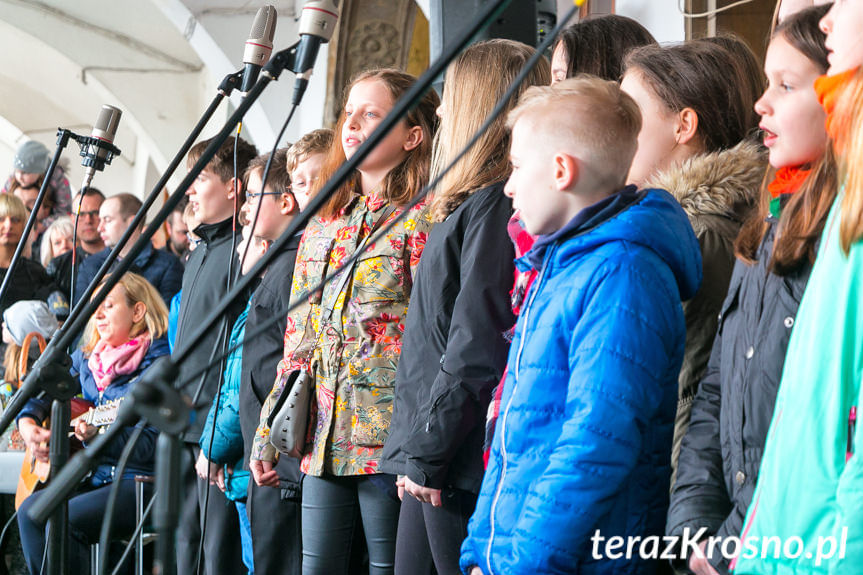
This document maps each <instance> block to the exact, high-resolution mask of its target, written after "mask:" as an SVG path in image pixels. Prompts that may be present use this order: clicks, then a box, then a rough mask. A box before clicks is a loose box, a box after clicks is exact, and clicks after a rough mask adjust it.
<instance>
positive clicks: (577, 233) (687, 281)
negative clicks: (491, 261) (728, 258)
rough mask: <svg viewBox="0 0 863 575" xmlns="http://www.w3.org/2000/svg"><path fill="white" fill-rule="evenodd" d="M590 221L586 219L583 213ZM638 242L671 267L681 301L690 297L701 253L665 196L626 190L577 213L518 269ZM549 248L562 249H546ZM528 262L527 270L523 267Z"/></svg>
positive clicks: (675, 206) (677, 210)
mask: <svg viewBox="0 0 863 575" xmlns="http://www.w3.org/2000/svg"><path fill="white" fill-rule="evenodd" d="M586 214H589V217H587V218H585V215H586ZM612 242H618V243H624V244H625V243H631V244H638V245H640V246H643V247H645V248H648V249H650V250H651V251H653V252H655V253H656V254H657V255H658V256H659V257H660V258H661V259H662V260H663V261H664V262H665V263H666V264H668V267H669V268H670V269H671V271H672V273H673V274H674V277H675V280H676V281H677V287H678V289H679V291H680V297H681V299H683V300H686V299H689V298H691V297H692V296H693V295H694V294H695V292H696V291H698V287H699V286H700V285H701V249H700V248H699V245H698V240H697V239H696V237H695V234H694V233H693V231H692V226H691V225H690V223H689V219H688V218H687V216H686V214H685V213H684V211H683V209H682V208H681V206H680V204H679V203H678V202H677V201H675V198H673V197H672V196H671V195H670V194H669V193H668V192H666V191H664V190H638V191H636V190H635V188H634V187H632V186H629V187H627V188H624V189H623V190H621V191H620V192H618V193H616V194H614V195H613V196H610V197H609V198H606V199H604V200H601V201H600V202H598V203H597V204H595V205H594V206H590V207H588V208H585V210H584V211H583V212H582V213H580V214H578V215H576V216H575V217H574V218H573V219H572V221H571V222H570V223H569V224H567V225H566V226H564V227H563V228H562V229H561V230H559V231H558V232H556V233H555V234H552V235H549V236H540V237H539V238H537V240H536V243H535V244H534V248H533V249H532V250H531V251H530V252H528V253H527V254H526V255H525V256H524V257H523V258H521V259H520V260H519V261H518V262H517V263H518V265H519V268H520V269H522V270H524V269H525V267H527V266H530V265H533V266H534V267H538V266H537V265H536V264H537V263H539V262H540V261H544V260H545V259H546V258H549V261H548V262H546V265H550V266H552V269H551V270H550V271H551V273H554V268H563V267H566V266H567V265H569V264H570V263H571V262H572V261H573V260H574V259H577V258H579V257H582V256H583V255H585V254H586V253H588V252H592V251H594V250H596V249H598V248H599V247H601V246H603V245H605V244H608V243H612ZM553 244H559V245H560V247H559V248H557V249H554V250H549V249H548V248H549V247H550V246H552V245H553ZM525 264H527V266H526V265H525Z"/></svg>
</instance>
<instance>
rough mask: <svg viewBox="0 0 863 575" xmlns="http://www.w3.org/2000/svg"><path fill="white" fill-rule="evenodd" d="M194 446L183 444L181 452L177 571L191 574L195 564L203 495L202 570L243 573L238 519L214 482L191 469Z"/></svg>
mask: <svg viewBox="0 0 863 575" xmlns="http://www.w3.org/2000/svg"><path fill="white" fill-rule="evenodd" d="M198 451H199V450H198V448H197V446H196V445H194V444H189V443H187V444H185V445H184V447H183V450H182V455H181V465H182V481H183V488H184V491H185V492H184V493H183V498H182V500H181V504H180V505H181V509H180V525H179V528H178V530H177V573H180V574H183V575H187V574H188V575H194V573H195V569H196V567H197V558H198V546H199V545H200V543H201V533H202V523H203V515H204V513H203V507H204V498H205V496H206V494H207V491H208V490H209V492H210V496H209V500H208V501H207V524H206V526H205V527H204V530H203V533H204V556H203V558H202V560H201V565H202V570H201V571H202V573H204V574H205V575H220V574H222V573H244V572H245V566H244V565H243V552H242V548H241V546H240V520H239V517H238V516H237V508H236V507H235V506H234V504H233V502H230V501H228V500H227V499H226V498H225V494H224V493H222V492H221V491H220V490H219V488H218V487H216V486H215V485H209V484H208V483H207V481H206V480H205V479H201V478H200V477H198V475H197V473H195V458H196V457H197V455H198Z"/></svg>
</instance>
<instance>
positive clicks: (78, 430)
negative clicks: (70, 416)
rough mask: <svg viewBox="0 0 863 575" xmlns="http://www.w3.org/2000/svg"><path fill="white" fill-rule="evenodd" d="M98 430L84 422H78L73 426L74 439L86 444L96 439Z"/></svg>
mask: <svg viewBox="0 0 863 575" xmlns="http://www.w3.org/2000/svg"><path fill="white" fill-rule="evenodd" d="M98 432H99V428H98V427H96V426H95V425H89V424H88V423H87V422H86V421H79V422H78V423H77V424H76V425H75V437H77V438H78V441H81V442H87V441H90V440H91V439H93V438H94V437H96V434H97V433H98Z"/></svg>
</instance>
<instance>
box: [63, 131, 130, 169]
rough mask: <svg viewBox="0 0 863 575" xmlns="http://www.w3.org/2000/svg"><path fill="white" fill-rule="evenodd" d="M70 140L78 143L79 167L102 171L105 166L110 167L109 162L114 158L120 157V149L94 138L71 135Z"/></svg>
mask: <svg viewBox="0 0 863 575" xmlns="http://www.w3.org/2000/svg"><path fill="white" fill-rule="evenodd" d="M72 138H73V139H74V140H75V141H76V142H78V146H79V147H80V148H81V153H80V156H81V157H82V158H83V160H82V161H81V165H82V166H84V167H85V168H92V169H94V170H97V171H100V172H101V171H102V170H104V169H105V166H109V165H111V160H113V159H114V156H119V155H120V148H118V147H117V146H115V145H114V144H112V143H111V142H108V141H107V140H103V139H102V138H97V137H95V136H79V135H78V134H75V133H73V134H72Z"/></svg>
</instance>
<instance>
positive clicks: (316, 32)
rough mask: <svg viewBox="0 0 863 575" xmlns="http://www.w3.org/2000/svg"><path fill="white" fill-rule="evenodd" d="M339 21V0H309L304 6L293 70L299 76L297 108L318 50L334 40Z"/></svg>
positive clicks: (296, 87)
mask: <svg viewBox="0 0 863 575" xmlns="http://www.w3.org/2000/svg"><path fill="white" fill-rule="evenodd" d="M338 19H339V4H338V2H337V0H309V1H308V2H306V3H305V4H304V5H303V12H302V14H301V15H300V44H299V46H297V56H296V60H295V62H294V69H293V72H294V73H295V74H296V75H297V79H296V80H295V81H294V100H293V104H294V105H295V106H297V105H299V103H300V100H301V99H302V97H303V93H304V92H305V91H306V86H308V84H309V78H310V77H311V75H312V68H313V67H314V65H315V59H317V57H318V50H319V49H320V47H321V44H326V43H327V42H329V41H330V38H332V36H333V30H334V29H335V27H336V21H337V20H338Z"/></svg>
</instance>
